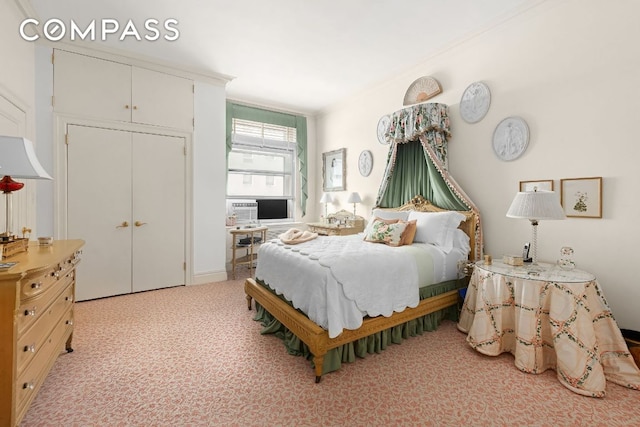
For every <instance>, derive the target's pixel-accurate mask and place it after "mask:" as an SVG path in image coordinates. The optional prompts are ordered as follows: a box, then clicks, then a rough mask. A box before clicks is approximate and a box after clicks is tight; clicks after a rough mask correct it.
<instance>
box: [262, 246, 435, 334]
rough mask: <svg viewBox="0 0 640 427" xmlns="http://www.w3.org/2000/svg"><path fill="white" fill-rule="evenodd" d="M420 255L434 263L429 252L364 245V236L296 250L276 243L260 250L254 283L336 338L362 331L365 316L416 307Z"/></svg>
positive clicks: (411, 248)
mask: <svg viewBox="0 0 640 427" xmlns="http://www.w3.org/2000/svg"><path fill="white" fill-rule="evenodd" d="M418 252H420V256H424V257H425V258H426V261H425V262H429V263H430V262H432V261H431V259H430V256H429V254H428V252H427V251H424V250H421V249H418V248H415V247H412V246H403V247H389V246H386V245H383V244H373V243H369V242H364V241H363V239H362V235H353V236H343V237H339V238H336V237H326V236H320V237H318V238H317V239H314V240H311V241H308V242H304V243H301V244H298V245H286V244H284V243H282V242H281V241H280V240H277V239H276V240H271V241H269V242H267V243H265V244H264V245H262V246H261V247H260V251H259V255H258V267H257V270H256V277H257V278H258V279H260V280H262V281H264V282H265V283H266V284H268V285H269V286H270V287H271V288H272V289H274V290H275V291H276V293H278V294H280V295H283V296H284V297H285V298H286V299H287V300H289V301H291V302H292V304H293V306H294V307H295V308H297V309H300V310H302V311H303V312H305V313H306V314H307V316H308V317H309V318H310V319H311V320H313V321H314V322H316V323H317V324H318V325H320V326H321V327H323V328H325V329H327V330H328V332H329V336H330V337H331V338H334V337H336V336H338V335H340V333H342V330H343V329H357V328H358V327H360V326H361V325H362V319H363V316H365V315H369V316H378V315H383V316H390V315H391V314H393V312H394V311H402V310H404V309H405V308H407V307H416V306H417V305H418V303H419V290H418V281H419V280H418V267H417V266H416V256H417V255H416V254H417V253H418ZM431 270H433V268H431ZM436 277H437V276H436Z"/></svg>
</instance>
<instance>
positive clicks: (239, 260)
mask: <svg viewBox="0 0 640 427" xmlns="http://www.w3.org/2000/svg"><path fill="white" fill-rule="evenodd" d="M267 230H268V228H267V227H247V228H235V229H231V230H229V233H231V249H232V251H233V255H232V258H231V269H232V274H233V278H234V279H235V278H236V267H237V266H238V265H247V266H249V270H252V269H253V263H254V262H256V260H257V259H258V248H259V247H260V245H261V244H262V243H264V242H265V240H267ZM238 251H240V252H241V253H242V251H244V255H240V256H238V253H237V252H238Z"/></svg>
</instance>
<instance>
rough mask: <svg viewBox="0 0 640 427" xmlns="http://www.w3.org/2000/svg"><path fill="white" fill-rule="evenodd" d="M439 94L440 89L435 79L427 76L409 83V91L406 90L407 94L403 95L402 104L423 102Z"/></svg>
mask: <svg viewBox="0 0 640 427" xmlns="http://www.w3.org/2000/svg"><path fill="white" fill-rule="evenodd" d="M441 92H442V87H441V86H440V83H438V81H437V80H436V79H434V78H433V77H429V76H425V77H420V78H419V79H418V80H416V81H415V82H413V83H411V86H409V89H407V92H406V93H405V94H404V102H403V103H402V104H403V105H411V104H418V103H420V102H425V101H426V100H427V99H430V98H433V97H434V96H436V95H437V94H439V93H441Z"/></svg>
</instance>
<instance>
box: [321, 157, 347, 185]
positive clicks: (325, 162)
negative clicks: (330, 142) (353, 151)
mask: <svg viewBox="0 0 640 427" xmlns="http://www.w3.org/2000/svg"><path fill="white" fill-rule="evenodd" d="M346 151H347V150H346V149H345V148H341V149H339V150H334V151H329V152H327V153H322V189H323V190H324V191H344V190H346V185H345V175H346V169H345V168H346V158H345V157H346Z"/></svg>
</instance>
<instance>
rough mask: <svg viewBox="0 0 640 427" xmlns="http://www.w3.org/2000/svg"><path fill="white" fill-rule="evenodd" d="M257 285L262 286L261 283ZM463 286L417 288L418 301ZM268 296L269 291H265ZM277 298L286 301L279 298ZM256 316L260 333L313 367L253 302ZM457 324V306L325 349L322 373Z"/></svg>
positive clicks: (301, 346)
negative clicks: (272, 337) (449, 323)
mask: <svg viewBox="0 0 640 427" xmlns="http://www.w3.org/2000/svg"><path fill="white" fill-rule="evenodd" d="M258 282H259V283H260V284H261V285H262V286H264V283H262V282H260V281H259V280H258ZM461 286H464V285H463V283H462V282H461V281H458V280H451V281H448V282H442V283H437V284H434V285H430V286H425V287H423V288H421V289H420V299H421V300H422V299H426V298H430V297H432V296H436V295H439V294H441V293H444V292H449V291H453V290H456V289H459V288H460V287H461ZM267 289H269V290H270V291H271V292H272V293H273V291H272V290H271V288H268V287H267ZM279 297H280V299H282V300H283V301H285V302H287V303H288V301H287V300H286V299H284V298H283V297H282V296H281V295H279ZM255 305H256V311H257V314H256V315H255V317H254V320H256V321H258V322H260V323H261V324H262V326H263V329H262V331H261V332H260V333H261V334H274V335H276V336H277V337H279V338H280V339H282V340H283V342H284V345H285V347H286V348H287V352H288V353H289V354H291V355H294V356H304V357H305V358H307V360H310V361H311V364H312V365H313V360H312V359H313V355H312V354H311V352H310V351H309V347H307V345H306V344H305V343H304V342H302V341H301V340H300V339H299V338H298V337H297V336H295V335H294V334H293V332H291V331H290V330H289V329H288V328H287V327H285V326H284V325H283V324H282V323H280V321H279V320H278V319H276V318H275V317H273V316H272V315H271V313H269V312H268V311H267V310H265V308H264V307H262V306H261V305H260V304H259V303H258V302H257V301H256V304H255ZM445 319H447V320H452V321H454V322H457V321H458V307H457V306H455V305H454V306H451V307H447V308H443V309H442V310H439V311H436V312H433V313H430V314H427V315H425V316H422V317H419V318H417V319H413V320H410V321H408V322H405V323H403V324H401V325H398V326H394V327H392V328H389V329H385V330H384V331H380V332H378V333H375V334H373V335H369V336H367V337H364V338H360V339H359V340H356V341H353V342H350V343H348V344H344V345H343V346H340V347H338V348H335V349H333V350H329V351H328V352H327V354H326V355H325V357H324V363H323V374H326V373H328V372H332V371H337V370H338V369H340V368H341V367H342V364H343V363H351V362H354V361H355V360H356V358H357V357H359V358H364V357H366V356H367V354H372V353H381V352H382V351H383V350H385V349H386V348H387V347H388V346H389V345H391V344H400V343H401V342H402V341H403V340H405V339H406V338H409V337H414V336H416V335H422V333H423V332H428V331H434V330H436V329H437V328H438V326H439V325H440V323H441V322H442V321H443V320H445Z"/></svg>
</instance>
